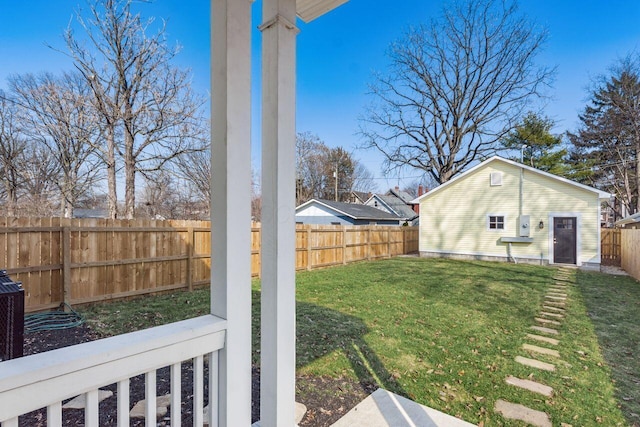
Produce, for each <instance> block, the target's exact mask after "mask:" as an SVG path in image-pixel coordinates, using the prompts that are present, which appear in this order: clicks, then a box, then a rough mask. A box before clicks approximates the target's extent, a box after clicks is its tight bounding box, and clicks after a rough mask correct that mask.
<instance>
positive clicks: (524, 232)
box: [519, 215, 531, 237]
mask: <svg viewBox="0 0 640 427" xmlns="http://www.w3.org/2000/svg"><path fill="white" fill-rule="evenodd" d="M519 222H520V237H529V236H530V235H531V232H530V230H531V222H530V219H529V215H520V220H519Z"/></svg>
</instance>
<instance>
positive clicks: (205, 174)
mask: <svg viewBox="0 0 640 427" xmlns="http://www.w3.org/2000/svg"><path fill="white" fill-rule="evenodd" d="M174 163H175V167H174V171H175V175H176V176H178V177H179V178H181V179H182V180H184V181H185V182H186V183H187V184H188V185H189V186H191V187H193V190H194V192H195V193H196V198H197V199H199V200H200V201H202V202H204V203H207V204H208V203H209V201H210V200H211V149H210V148H209V146H207V147H206V149H203V150H193V151H190V152H188V153H184V154H182V155H180V156H177V157H176V158H175V159H174Z"/></svg>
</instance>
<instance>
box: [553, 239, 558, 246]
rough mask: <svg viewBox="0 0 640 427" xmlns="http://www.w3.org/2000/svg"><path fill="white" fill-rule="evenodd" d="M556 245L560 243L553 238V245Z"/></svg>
mask: <svg viewBox="0 0 640 427" xmlns="http://www.w3.org/2000/svg"><path fill="white" fill-rule="evenodd" d="M556 243H558V241H557V240H556V238H555V237H554V238H553V244H554V245H555V244H556Z"/></svg>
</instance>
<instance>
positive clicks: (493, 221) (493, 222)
mask: <svg viewBox="0 0 640 427" xmlns="http://www.w3.org/2000/svg"><path fill="white" fill-rule="evenodd" d="M487 228H488V229H489V230H504V215H491V214H489V215H487Z"/></svg>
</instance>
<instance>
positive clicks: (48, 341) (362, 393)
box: [19, 325, 377, 427]
mask: <svg viewBox="0 0 640 427" xmlns="http://www.w3.org/2000/svg"><path fill="white" fill-rule="evenodd" d="M94 339H96V335H95V334H94V333H93V332H92V331H91V329H90V328H89V327H87V326H86V325H82V326H79V327H76V328H71V329H64V330H57V331H40V332H32V333H27V334H25V343H24V353H25V355H30V354H36V353H42V352H45V351H49V350H54V349H57V348H62V347H67V346H70V345H74V344H80V343H83V342H88V341H92V340H94ZM206 375H208V372H207V368H206V366H205V378H206ZM169 378H170V374H169V368H163V369H160V370H158V373H157V387H158V393H157V395H158V396H162V395H165V394H169V392H170V382H169ZM192 380H193V372H192V367H191V364H190V363H183V364H182V402H183V403H182V424H183V425H193V419H192V415H193V414H192V411H191V408H192V400H193V392H192V390H193V383H192ZM206 383H207V382H206V381H205V402H206V401H207V400H208V392H209V391H208V389H207V384H206ZM376 388H377V387H376V386H374V385H372V384H360V383H358V382H357V381H353V380H348V379H335V378H321V377H311V376H299V377H298V378H297V384H296V400H297V401H298V402H300V403H303V404H305V405H306V407H307V413H306V415H305V417H304V419H303V420H302V422H301V423H300V427H328V426H330V425H331V424H333V423H334V422H335V421H337V420H338V419H339V418H340V417H342V416H343V415H344V414H346V413H347V412H348V411H349V410H350V409H351V408H353V407H354V406H355V405H357V404H358V403H359V402H360V401H362V400H363V399H364V398H365V397H366V396H367V395H369V394H370V393H372V392H373V391H375V389H376ZM102 389H103V390H111V391H112V392H113V393H114V396H112V397H110V398H108V399H106V400H104V401H103V402H101V403H100V421H99V422H100V426H105V427H107V426H116V425H117V422H116V407H117V399H116V396H115V393H116V385H115V384H111V385H109V386H106V387H102ZM142 399H144V376H142V375H140V376H137V377H134V378H131V383H130V407H133V405H134V404H135V403H136V402H138V401H140V400H142ZM63 403H66V401H64V402H63ZM251 409H252V421H253V422H255V421H257V420H258V419H259V416H260V373H259V369H258V368H256V367H254V368H253V379H252V402H251ZM170 419H171V408H169V412H168V413H167V414H166V415H165V416H164V417H161V418H158V423H157V425H158V426H168V425H170ZM19 425H20V427H40V426H42V427H44V426H46V425H47V421H46V409H41V410H38V411H34V412H31V413H29V414H26V415H24V416H22V417H20V422H19ZM62 425H64V426H82V425H84V411H83V410H80V409H65V410H63V423H62ZM130 425H131V426H143V425H144V419H132V420H131V423H130Z"/></svg>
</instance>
